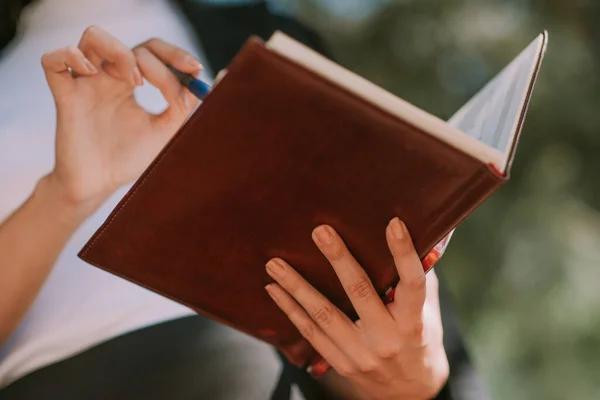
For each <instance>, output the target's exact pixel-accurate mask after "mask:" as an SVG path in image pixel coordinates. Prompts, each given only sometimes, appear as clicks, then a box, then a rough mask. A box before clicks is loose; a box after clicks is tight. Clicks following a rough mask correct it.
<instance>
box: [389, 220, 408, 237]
mask: <svg viewBox="0 0 600 400" xmlns="http://www.w3.org/2000/svg"><path fill="white" fill-rule="evenodd" d="M390 229H391V230H392V236H394V239H397V240H402V239H404V236H405V231H404V229H405V226H404V223H403V222H402V221H400V218H398V217H396V218H394V219H393V220H392V221H391V222H390Z"/></svg>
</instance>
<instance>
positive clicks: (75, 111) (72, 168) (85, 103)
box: [42, 26, 202, 207]
mask: <svg viewBox="0 0 600 400" xmlns="http://www.w3.org/2000/svg"><path fill="white" fill-rule="evenodd" d="M165 64H171V65H173V66H174V67H175V68H177V69H179V70H181V71H183V72H187V73H190V74H193V75H197V74H198V73H199V72H200V70H201V69H202V65H201V64H200V63H199V62H198V61H196V60H195V59H194V58H193V57H192V56H191V55H190V54H188V53H187V52H185V51H183V50H181V49H179V48H176V47H174V46H171V45H169V44H167V43H165V42H163V41H161V40H159V39H151V40H149V41H147V42H145V43H143V44H141V45H139V46H137V47H136V48H134V49H133V50H131V49H129V48H127V47H126V46H125V45H124V44H123V43H121V42H120V41H118V40H117V39H115V38H114V37H113V36H111V35H110V34H108V33H107V32H105V31H103V30H102V29H100V28H98V27H94V26H92V27H89V28H87V29H86V30H85V32H84V33H83V36H82V37H81V41H80V42H79V45H78V46H77V47H76V46H70V47H65V48H62V49H59V50H55V51H52V52H49V53H47V54H44V56H43V57H42V66H43V68H44V71H45V73H46V79H47V81H48V85H49V86H50V89H51V91H52V94H53V96H54V100H55V102H56V107H57V128H56V129H57V130H56V164H55V167H54V170H53V171H52V173H51V174H50V175H49V176H47V177H46V179H47V181H48V182H51V183H52V187H54V188H60V191H61V193H62V195H63V196H64V197H65V199H68V200H69V201H71V202H75V203H77V204H88V205H90V206H91V207H97V206H99V205H100V204H101V203H102V202H103V201H104V200H105V199H106V198H107V197H108V196H109V195H110V194H112V192H113V191H114V190H116V189H117V188H118V187H120V186H122V185H124V184H127V183H129V182H131V181H133V180H135V179H136V178H137V177H138V176H139V175H140V174H141V173H142V171H143V170H144V169H145V168H146V167H147V166H148V165H149V164H150V162H151V161H152V160H153V158H154V157H155V156H156V155H157V154H158V152H159V151H160V150H161V149H162V148H163V147H164V146H165V144H166V143H167V141H168V140H169V139H170V138H171V137H172V136H173V134H174V133H175V132H176V131H177V129H178V128H179V127H180V126H181V124H182V123H183V122H184V120H185V118H186V117H187V116H188V115H189V113H190V112H191V111H192V110H193V109H194V107H195V106H196V104H197V100H196V99H195V97H194V96H193V95H192V94H191V93H190V92H189V91H188V90H187V89H185V88H184V87H182V86H181V85H180V84H179V82H178V81H177V79H176V78H175V76H174V75H173V74H172V73H171V71H169V69H168V68H167V67H166V66H165ZM69 69H70V70H71V71H70V70H69ZM143 78H146V79H147V80H148V82H150V84H152V85H154V86H156V87H157V88H158V89H160V91H161V93H162V95H163V96H164V97H165V99H166V101H167V102H168V104H169V107H168V108H167V109H166V110H165V111H164V112H162V113H161V114H159V115H154V114H150V113H148V112H146V111H145V110H144V109H143V108H141V107H140V106H139V105H138V104H137V102H136V100H135V98H134V96H133V90H134V88H135V87H136V86H140V85H142V84H143Z"/></svg>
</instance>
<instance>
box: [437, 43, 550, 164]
mask: <svg viewBox="0 0 600 400" xmlns="http://www.w3.org/2000/svg"><path fill="white" fill-rule="evenodd" d="M545 36H546V35H545V34H542V35H540V36H539V37H538V38H537V39H536V40H534V41H533V42H532V43H531V44H530V45H529V46H528V47H527V48H526V49H525V50H523V52H521V54H519V55H518V56H517V58H515V59H514V60H513V61H512V62H511V63H510V64H509V65H508V66H507V67H506V68H504V69H503V70H502V71H501V72H500V73H499V74H498V75H497V76H496V77H495V78H494V79H492V80H491V81H490V82H489V83H488V84H487V85H486V86H485V87H484V88H483V89H482V90H481V91H479V93H477V94H476V95H475V96H473V98H472V99H471V100H469V102H467V104H465V105H464V106H463V107H462V108H461V109H460V110H459V111H458V112H457V113H456V114H454V116H452V118H450V120H449V121H448V122H449V124H450V125H452V126H454V127H456V128H458V129H460V130H461V131H462V132H464V133H466V134H468V135H469V136H472V137H474V138H476V139H477V140H479V141H481V142H483V143H485V144H487V145H488V146H490V147H492V148H494V149H497V150H498V151H500V152H502V153H503V154H505V155H506V158H507V159H508V157H509V156H510V151H511V148H512V143H513V141H514V139H515V135H516V133H517V131H518V129H519V128H520V126H519V120H520V118H521V114H522V112H523V109H524V108H525V107H526V106H527V104H526V103H527V95H528V93H529V91H530V88H531V87H532V85H533V81H534V77H535V72H536V70H537V66H538V64H539V60H540V57H541V56H542V53H543V51H542V50H543V47H544V44H545ZM504 166H506V162H505V163H504ZM498 167H499V168H501V169H504V168H502V167H503V166H501V165H499V166H498Z"/></svg>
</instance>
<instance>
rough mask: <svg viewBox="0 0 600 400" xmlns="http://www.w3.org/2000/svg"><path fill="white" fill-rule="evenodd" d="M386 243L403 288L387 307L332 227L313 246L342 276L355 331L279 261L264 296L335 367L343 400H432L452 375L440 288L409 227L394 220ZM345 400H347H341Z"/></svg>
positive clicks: (318, 232) (270, 268)
mask: <svg viewBox="0 0 600 400" xmlns="http://www.w3.org/2000/svg"><path fill="white" fill-rule="evenodd" d="M386 238H387V242H388V246H389V248H390V251H391V253H392V255H393V257H394V261H395V264H396V267H397V269H398V274H399V276H400V283H399V284H398V286H397V287H396V290H395V298H394V302H392V303H390V304H388V305H385V304H384V303H383V301H382V300H381V299H380V297H379V295H378V294H377V292H376V291H375V289H374V287H373V285H372V283H371V281H370V280H369V278H368V276H367V274H366V273H365V272H364V270H363V269H362V268H361V267H360V265H359V264H358V263H357V262H356V260H355V259H354V258H353V257H352V255H351V254H350V252H349V251H348V249H347V248H346V246H345V245H344V242H343V241H342V239H341V238H340V237H339V236H338V235H337V233H336V232H335V231H334V230H333V229H332V228H331V227H329V226H320V227H318V228H316V229H315V230H314V232H313V240H314V241H315V243H316V244H317V246H318V247H319V249H320V250H321V252H322V253H323V254H324V255H325V257H326V258H327V259H328V260H329V262H330V263H331V265H332V266H333V268H334V270H335V272H336V274H337V275H338V277H339V279H340V281H341V283H342V285H343V287H344V289H345V291H346V293H347V295H348V297H349V299H350V301H351V302H352V305H353V306H354V309H355V310H356V312H357V314H358V316H359V318H360V319H359V320H358V321H357V322H356V323H353V322H352V321H351V320H350V319H349V318H348V317H347V316H346V315H345V314H344V313H342V312H341V311H340V310H339V309H338V308H337V307H335V306H334V305H333V304H332V303H331V302H330V301H329V300H327V299H326V298H325V297H324V296H323V295H322V294H321V293H319V292H318V291H317V290H316V289H315V288H313V287H312V286H311V285H310V284H309V283H308V282H306V281H305V280H304V279H303V278H302V277H301V276H300V275H299V274H298V273H297V272H296V271H295V270H294V269H293V268H292V267H291V266H290V265H289V264H287V263H286V262H285V261H283V260H281V259H273V260H271V261H269V263H267V272H268V273H269V275H270V276H271V277H272V278H273V279H274V280H275V281H276V283H273V284H270V285H268V286H267V288H266V289H267V292H268V293H269V294H270V295H271V297H272V298H273V299H274V301H275V302H276V303H277V305H278V306H279V307H280V308H281V309H282V310H283V311H284V312H285V313H286V314H287V315H288V317H289V318H290V320H291V321H292V323H294V325H295V326H296V327H297V328H298V330H299V331H300V332H301V333H302V335H303V336H304V337H305V338H306V339H307V340H308V341H309V342H310V343H311V344H312V345H313V347H314V348H315V349H316V350H317V351H318V352H319V354H321V356H322V357H323V358H324V359H325V360H326V361H327V362H328V363H329V364H330V365H331V366H332V368H333V370H334V371H330V372H328V373H327V374H326V377H327V375H330V374H335V377H334V378H335V379H334V380H337V381H338V383H339V382H340V381H341V383H342V385H336V386H340V387H345V388H347V389H350V390H348V391H347V392H346V393H343V395H344V396H352V397H353V398H357V399H381V400H387V399H394V400H397V399H419V400H420V399H431V398H433V397H435V396H436V395H437V393H438V392H439V391H440V390H441V388H442V387H443V385H444V384H445V382H446V380H447V379H448V375H449V367H448V360H447V357H446V352H445V350H444V345H443V342H442V337H443V332H442V321H441V314H440V306H439V298H438V286H437V285H438V283H437V278H436V276H435V274H434V273H433V271H431V272H429V273H428V274H427V275H426V274H425V273H424V271H423V267H422V265H421V262H420V260H419V257H418V255H417V253H416V252H415V249H414V246H413V243H412V240H411V238H410V235H409V233H408V230H407V229H406V226H405V225H404V224H403V223H402V222H401V221H400V220H399V219H398V218H395V219H393V220H392V221H391V222H390V224H389V225H388V227H387V230H386ZM344 398H347V397H344Z"/></svg>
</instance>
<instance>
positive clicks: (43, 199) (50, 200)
mask: <svg viewBox="0 0 600 400" xmlns="http://www.w3.org/2000/svg"><path fill="white" fill-rule="evenodd" d="M32 197H33V200H34V201H36V200H37V201H39V202H40V203H41V204H44V205H45V206H47V207H51V208H52V209H53V210H54V212H56V213H57V216H60V217H61V218H62V220H63V221H64V222H65V223H75V224H77V225H79V224H81V223H82V222H83V221H84V220H85V219H87V218H88V217H89V216H90V215H92V214H93V213H94V212H95V211H96V210H97V209H98V208H99V207H100V205H101V204H102V203H103V202H104V201H105V200H106V198H107V197H108V196H106V197H104V196H96V197H89V198H86V197H83V196H76V195H74V194H73V193H71V192H70V191H69V190H68V187H67V186H66V185H64V184H63V183H62V182H61V181H60V179H58V177H57V176H56V175H54V174H52V173H51V174H48V175H46V176H44V177H43V178H42V179H40V180H39V182H38V183H37V185H36V187H35V190H34V192H33V195H32Z"/></svg>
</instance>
